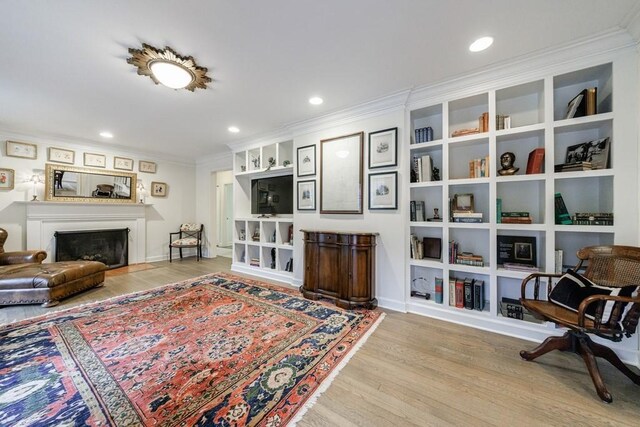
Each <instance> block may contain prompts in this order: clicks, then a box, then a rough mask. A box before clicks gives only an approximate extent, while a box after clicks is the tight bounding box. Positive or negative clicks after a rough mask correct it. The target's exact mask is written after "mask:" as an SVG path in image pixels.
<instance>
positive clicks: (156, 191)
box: [151, 181, 167, 197]
mask: <svg viewBox="0 0 640 427" xmlns="http://www.w3.org/2000/svg"><path fill="white" fill-rule="evenodd" d="M151 195H152V196H153V197H166V196H167V183H166V182H155V181H154V182H152V183H151Z"/></svg>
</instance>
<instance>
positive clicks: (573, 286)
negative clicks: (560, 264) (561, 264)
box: [549, 269, 637, 323]
mask: <svg viewBox="0 0 640 427" xmlns="http://www.w3.org/2000/svg"><path fill="white" fill-rule="evenodd" d="M636 289H637V286H623V287H621V288H610V287H607V286H600V285H596V284H595V283H593V282H592V281H591V280H589V279H587V278H586V277H584V276H582V275H581V274H578V273H576V272H575V271H573V270H571V269H569V270H567V272H566V273H565V274H564V275H563V276H562V277H561V278H560V280H559V281H558V283H557V284H556V286H555V287H554V288H553V289H552V290H551V293H550V294H549V301H551V302H552V303H554V304H557V305H559V306H561V307H564V308H567V309H569V310H571V311H575V312H578V307H579V306H580V303H581V302H582V301H583V300H584V299H585V298H587V297H589V296H591V295H613V296H623V297H630V296H631V295H632V294H633V293H634V292H635V291H636ZM614 304H615V303H614V301H607V303H606V304H605V306H604V310H603V312H602V323H607V322H608V321H609V317H610V316H611V310H613V305H614ZM597 308H598V303H593V304H590V305H589V306H588V307H587V311H586V313H585V316H586V317H588V318H589V319H592V320H594V318H595V314H596V310H597Z"/></svg>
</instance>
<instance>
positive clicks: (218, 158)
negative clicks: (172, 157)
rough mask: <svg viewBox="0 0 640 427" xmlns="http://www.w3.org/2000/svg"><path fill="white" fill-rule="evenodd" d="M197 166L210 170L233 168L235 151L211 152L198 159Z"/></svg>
mask: <svg viewBox="0 0 640 427" xmlns="http://www.w3.org/2000/svg"><path fill="white" fill-rule="evenodd" d="M196 168H198V169H199V168H205V169H209V170H210V171H219V170H227V169H231V168H233V153H231V152H229V151H227V152H225V153H222V154H211V155H209V156H206V157H202V158H198V160H196Z"/></svg>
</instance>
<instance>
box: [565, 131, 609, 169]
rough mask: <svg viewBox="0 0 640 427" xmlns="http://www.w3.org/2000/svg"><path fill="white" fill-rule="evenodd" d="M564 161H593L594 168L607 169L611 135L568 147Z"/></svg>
mask: <svg viewBox="0 0 640 427" xmlns="http://www.w3.org/2000/svg"><path fill="white" fill-rule="evenodd" d="M564 162H565V164H570V163H580V162H591V167H592V169H606V168H607V167H608V166H609V137H607V138H600V139H594V140H593V141H588V142H581V143H580V144H575V145H571V146H569V147H567V154H566V157H565V159H564Z"/></svg>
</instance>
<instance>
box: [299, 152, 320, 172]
mask: <svg viewBox="0 0 640 427" xmlns="http://www.w3.org/2000/svg"><path fill="white" fill-rule="evenodd" d="M315 174H316V146H315V144H314V145H307V146H306V147H299V148H298V176H311V175H315Z"/></svg>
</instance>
